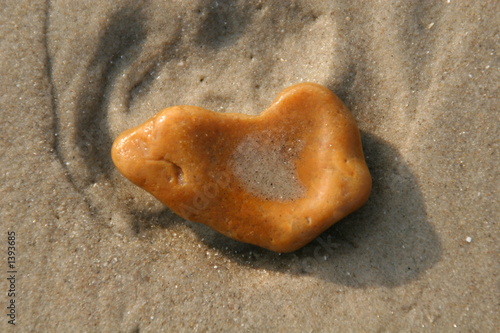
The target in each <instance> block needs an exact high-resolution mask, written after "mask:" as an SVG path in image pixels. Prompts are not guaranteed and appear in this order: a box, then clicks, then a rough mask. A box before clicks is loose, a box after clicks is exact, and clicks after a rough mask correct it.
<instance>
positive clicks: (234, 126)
mask: <svg viewBox="0 0 500 333" xmlns="http://www.w3.org/2000/svg"><path fill="white" fill-rule="evenodd" d="M112 158H113V162H114V163H115V165H116V167H117V168H118V170H119V171H120V172H121V173H122V174H123V175H124V176H125V177H126V178H128V179H129V180H130V181H132V182H133V183H134V184H136V185H138V186H140V187H142V188H143V189H145V190H146V191H148V192H149V193H151V194H152V195H154V196H155V197H156V198H157V199H158V200H160V201H161V202H162V203H163V204H165V205H166V206H168V207H169V208H170V209H171V210H172V211H174V212H175V213H176V214H178V215H180V216H182V217H183V218H185V219H188V220H191V221H195V222H200V223H203V224H206V225H208V226H210V227H211V228H213V229H215V230H217V231H218V232H220V233H222V234H224V235H226V236H228V237H231V238H233V239H236V240H239V241H242V242H246V243H250V244H255V245H258V246H261V247H264V248H267V249H269V250H273V251H277V252H290V251H294V250H297V249H299V248H301V247H302V246H304V245H306V244H307V243H309V242H310V241H312V240H313V239H314V238H315V237H317V236H318V235H319V234H321V233H322V232H323V231H324V230H326V229H327V228H329V227H330V226H332V225H333V224H334V223H335V222H337V221H339V220H340V219H342V218H343V217H345V216H346V215H348V214H350V213H351V212H353V211H355V210H356V209H358V208H359V207H361V206H362V205H363V204H364V203H365V202H366V200H367V199H368V196H369V194H370V190H371V177H370V172H369V171H368V167H367V166H366V163H365V159H364V156H363V150H362V147H361V139H360V135H359V131H358V128H357V126H356V122H355V120H354V118H353V116H352V115H351V114H350V112H349V110H348V109H347V107H346V106H345V105H344V104H343V103H342V101H341V100H340V99H339V98H338V97H337V96H336V95H334V94H333V93H332V92H331V91H330V90H328V89H327V88H325V87H323V86H320V85H318V84H313V83H302V84H297V85H294V86H292V87H289V88H287V89H285V90H283V91H282V92H281V93H280V94H279V95H278V97H277V98H276V100H275V101H274V102H273V103H272V104H271V106H270V107H269V108H268V109H266V110H265V111H263V112H262V113H261V114H260V115H258V116H249V115H244V114H238V113H217V112H212V111H208V110H205V109H202V108H199V107H194V106H174V107H170V108H167V109H165V110H163V111H160V112H159V113H158V114H156V115H155V116H154V117H152V118H151V119H149V120H148V121H146V122H145V123H143V124H142V125H139V126H138V127H136V128H132V129H129V130H127V131H125V132H123V133H122V134H121V135H120V136H119V137H118V138H117V139H116V140H115V142H114V144H113V148H112Z"/></svg>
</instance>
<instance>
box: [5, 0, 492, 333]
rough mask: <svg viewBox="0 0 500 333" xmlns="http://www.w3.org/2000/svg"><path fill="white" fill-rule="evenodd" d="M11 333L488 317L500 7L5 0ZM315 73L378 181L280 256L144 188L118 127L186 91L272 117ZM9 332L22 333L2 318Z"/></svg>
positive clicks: (201, 100)
mask: <svg viewBox="0 0 500 333" xmlns="http://www.w3.org/2000/svg"><path fill="white" fill-rule="evenodd" d="M1 7H2V8H1V10H0V36H1V37H0V56H1V58H0V92H1V94H0V106H1V112H2V122H1V128H0V140H1V141H0V142H1V155H0V169H1V173H0V175H1V185H0V221H1V222H0V223H1V238H2V239H1V240H0V244H1V252H2V254H3V255H2V258H4V259H2V262H1V267H2V270H1V279H0V281H1V282H0V294H1V298H0V302H1V306H2V309H3V310H2V311H1V313H2V316H1V318H0V331H2V332H6V331H7V329H12V327H11V326H12V325H10V324H8V322H7V320H8V319H9V318H8V317H7V315H6V313H7V312H8V311H9V310H8V309H6V307H7V305H8V302H9V301H10V299H11V297H8V296H7V291H8V289H9V286H10V283H9V281H7V277H8V273H7V270H8V267H7V258H6V256H7V232H8V231H14V232H15V234H16V245H15V247H16V253H15V256H16V270H17V273H16V281H15V292H16V296H15V298H14V299H15V302H16V303H15V304H16V326H15V329H16V330H17V331H19V332H27V331H33V332H34V331H36V332H78V331H87V332H92V331H109V332H117V331H120V332H139V331H141V332H142V331H144V332H159V331H162V330H164V331H167V332H168V331H171V332H175V331H189V332H191V331H200V332H205V331H209V332H212V331H234V332H240V331H241V332H262V331H268V332H332V331H337V332H363V331H365V332H380V331H390V332H400V331H405V332H409V331H434V332H493V331H498V329H499V327H500V320H499V317H498V310H499V306H498V300H499V299H500V291H499V277H498V273H499V257H498V250H499V247H498V238H499V231H498V225H497V222H498V220H499V217H500V216H499V215H500V214H499V206H500V205H499V192H498V189H499V188H500V175H499V166H498V165H499V163H500V159H499V156H498V152H499V139H498V137H499V134H500V130H499V123H500V120H499V104H500V103H499V100H498V96H499V71H498V66H499V63H500V61H499V57H498V54H497V51H498V50H497V49H498V46H499V42H500V34H499V26H500V15H499V13H500V5H499V3H498V2H497V1H494V0H491V1H465V0H463V1H457V0H441V1H347V0H343V1H307V0H295V1H290V2H286V4H285V2H281V1H257V0H255V1H228V0H213V1H204V0H189V1H180V0H178V1H160V0H150V1H133V0H129V1H67V0H66V1H64V0H61V1H47V2H42V1H4V2H2V5H1ZM303 81H313V82H317V83H320V84H323V85H326V86H327V87H329V88H330V89H332V90H333V91H334V92H336V93H337V94H338V95H339V96H340V97H341V98H342V99H343V100H344V102H345V103H346V104H347V105H348V106H349V107H350V109H351V110H352V112H353V114H354V116H355V117H356V119H357V121H358V124H359V127H360V129H361V131H362V135H363V143H364V147H365V152H366V156H367V160H368V164H369V167H370V169H371V171H372V175H373V178H374V188H373V193H372V196H371V198H370V200H369V202H368V204H367V205H366V206H365V207H364V208H362V209H361V210H360V211H358V212H356V213H355V214H353V215H351V216H349V217H348V218H346V219H345V220H344V221H342V222H340V223H339V224H338V225H336V226H334V227H332V228H331V229H330V230H328V231H327V232H326V233H324V234H323V235H322V236H321V237H320V238H319V239H318V240H316V241H314V242H313V243H311V244H310V245H308V246H306V247H305V248H303V249H301V250H299V251H297V252H295V253H292V254H287V255H284V254H283V255H279V254H275V253H271V252H268V251H265V250H262V249H259V248H255V247H252V246H250V245H245V244H241V243H237V242H234V241H231V240H228V239H227V238H225V237H223V236H220V235H217V234H215V233H214V232H213V231H211V230H210V229H208V228H206V227H205V226H202V225H198V224H194V223H191V222H187V221H184V220H182V219H181V218H179V217H177V216H175V215H173V214H172V213H171V212H170V211H169V210H168V209H166V208H165V207H163V206H162V205H160V204H159V203H157V201H155V200H154V199H153V198H152V197H151V196H149V195H148V194H146V193H145V192H143V191H142V190H140V189H138V188H135V187H134V186H132V185H131V184H129V183H128V182H127V181H126V180H125V179H124V178H123V177H122V176H121V175H119V174H118V172H117V171H116V170H115V168H114V167H113V166H112V163H111V159H110V154H109V150H110V147H111V143H112V140H113V139H114V138H115V137H116V136H117V135H118V133H120V132H121V131H122V130H124V129H126V128H129V127H132V126H136V125H137V124H139V123H141V122H142V121H144V120H146V119H148V118H149V117H151V116H152V115H153V114H154V113H156V112H157V111H159V110H160V109H162V108H164V107H168V106H172V105H178V104H191V105H196V106H201V107H204V108H208V109H212V110H215V111H220V112H242V113H247V114H258V113H259V112H260V111H261V110H263V109H264V108H265V107H267V105H268V104H269V103H271V101H272V100H273V99H274V96H275V95H276V94H277V93H278V92H279V91H281V90H282V89H283V88H285V87H287V86H290V85H292V84H295V83H298V82H303ZM9 331H10V330H9Z"/></svg>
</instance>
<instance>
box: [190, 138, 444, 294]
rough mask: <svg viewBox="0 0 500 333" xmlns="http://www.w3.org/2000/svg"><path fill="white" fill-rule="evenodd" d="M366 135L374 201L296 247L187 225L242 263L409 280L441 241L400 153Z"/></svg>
mask: <svg viewBox="0 0 500 333" xmlns="http://www.w3.org/2000/svg"><path fill="white" fill-rule="evenodd" d="M362 139H363V146H364V151H365V156H366V158H367V163H368V166H369V168H370V172H371V173H372V177H373V190H372V194H371V196H370V199H369V200H368V202H367V203H366V205H365V206H364V207H362V208H361V209H360V210H358V211H357V212H355V213H353V214H351V215H349V216H348V217H346V218H344V219H343V220H342V221H340V222H338V223H337V224H335V225H334V226H332V227H331V228H330V229H328V230H327V231H326V232H324V233H323V234H322V235H320V237H318V238H317V239H316V240H314V241H313V242H311V243H310V244H308V245H307V246H305V247H304V248H302V249H300V250H298V251H295V252H293V253H288V254H279V253H273V252H270V251H267V250H264V249H261V248H258V247H256V246H253V245H248V244H242V243H240V242H236V241H233V240H230V239H228V238H226V237H224V236H222V235H219V234H217V233H215V232H214V231H212V230H210V229H209V228H208V227H205V226H204V225H200V224H197V223H192V222H187V223H188V225H189V226H190V228H192V230H193V231H194V232H195V233H196V234H197V235H198V237H199V238H200V239H202V240H203V241H204V242H205V243H206V244H207V245H208V246H210V247H212V248H214V249H217V250H219V251H220V252H221V253H222V254H223V255H225V256H227V257H228V258H230V259H231V260H233V261H235V262H237V263H239V264H242V265H246V266H250V267H254V268H259V269H268V270H274V271H279V272H282V273H288V274H293V275H309V276H315V277H317V278H320V279H324V280H328V281H332V282H335V283H339V284H343V285H347V286H352V287H357V288H362V287H367V286H374V285H381V286H387V287H395V286H398V285H401V284H404V283H408V282H410V281H412V280H414V279H416V278H417V277H418V276H419V275H420V274H422V273H423V272H424V271H426V270H427V269H429V268H430V267H432V266H433V265H434V264H435V263H436V262H437V261H438V260H439V258H440V257H441V244H440V241H439V239H438V237H437V235H436V233H435V231H434V229H433V227H432V225H430V224H429V223H428V222H427V218H426V212H425V206H424V202H423V199H422V195H421V193H420V190H419V187H418V184H417V181H416V179H415V177H414V176H413V174H412V172H411V170H410V169H409V168H408V166H407V165H406V164H405V162H404V161H403V159H402V157H401V156H400V155H399V153H398V152H397V151H396V150H395V149H394V148H392V147H391V146H390V145H389V144H388V143H387V142H384V141H383V140H381V139H379V138H376V137H375V136H373V135H370V134H366V133H363V134H362Z"/></svg>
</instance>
